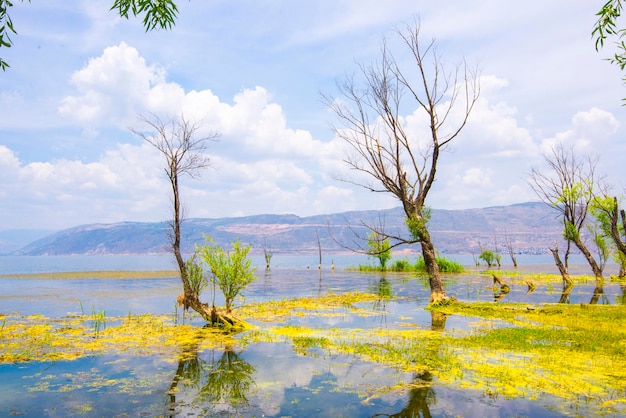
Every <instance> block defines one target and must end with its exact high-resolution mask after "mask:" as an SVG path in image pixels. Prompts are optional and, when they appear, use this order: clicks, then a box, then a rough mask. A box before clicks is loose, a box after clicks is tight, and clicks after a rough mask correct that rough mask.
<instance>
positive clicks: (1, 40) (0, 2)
mask: <svg viewBox="0 0 626 418" xmlns="http://www.w3.org/2000/svg"><path fill="white" fill-rule="evenodd" d="M20 1H23V0H20ZM28 2H29V3H30V0H28ZM9 7H13V3H12V2H11V1H10V0H0V48H11V46H12V45H13V40H12V39H11V35H10V34H11V33H12V34H14V35H17V32H16V31H15V28H14V27H13V21H12V20H11V16H9V12H8V11H9ZM9 67H10V65H9V64H8V63H7V62H6V61H5V60H3V59H2V58H1V57H0V70H2V71H6V69H7V68H9Z"/></svg>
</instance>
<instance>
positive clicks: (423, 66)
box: [324, 22, 480, 303]
mask: <svg viewBox="0 0 626 418" xmlns="http://www.w3.org/2000/svg"><path fill="white" fill-rule="evenodd" d="M396 34H397V35H398V37H399V40H400V41H401V45H402V46H403V47H405V49H404V52H406V55H403V56H402V57H401V59H396V56H395V54H394V53H392V52H391V51H390V49H389V48H388V46H387V43H385V42H383V44H382V51H381V52H382V54H381V57H380V60H379V61H378V62H377V63H374V64H371V65H361V67H360V70H361V71H360V72H361V75H362V78H361V80H363V83H362V84H361V83H357V81H356V79H355V78H354V77H348V78H347V79H346V82H345V83H344V84H342V85H340V87H339V88H340V95H341V98H339V99H336V98H332V97H325V98H324V99H325V102H326V104H327V105H328V107H329V108H330V109H331V110H332V111H333V112H334V113H335V115H336V116H337V118H338V120H339V121H340V124H341V125H342V126H341V127H337V128H335V133H336V134H337V136H338V137H339V138H341V139H342V140H343V141H344V142H345V143H346V145H347V146H348V148H349V150H350V151H349V152H348V153H347V154H346V158H345V159H344V161H345V162H346V164H347V165H348V166H349V167H350V168H351V169H353V170H354V171H355V172H356V173H358V174H362V175H363V176H362V177H357V178H356V179H349V180H347V181H349V182H351V183H353V184H356V185H359V186H361V187H364V188H365V189H367V190H370V191H372V192H382V193H390V194H391V195H393V196H394V197H395V198H397V199H398V200H399V202H400V203H401V205H402V208H403V210H404V214H405V219H406V224H407V227H408V230H409V236H408V237H407V236H391V235H389V234H387V233H385V232H384V231H381V230H377V229H376V228H375V227H368V228H369V229H370V230H372V231H377V232H378V233H380V234H381V235H382V236H383V237H388V238H391V240H392V245H391V247H392V248H393V247H395V246H398V245H404V244H413V243H419V244H420V245H421V248H422V255H423V257H424V260H425V262H426V267H427V269H428V275H429V285H430V301H431V302H433V303H438V302H441V301H444V300H447V299H448V297H447V295H446V291H445V288H444V286H443V281H442V279H441V274H440V271H439V268H438V266H437V261H436V251H435V246H434V244H433V241H432V239H431V236H430V233H429V231H428V228H427V226H426V223H427V219H426V213H425V208H426V198H427V196H428V193H429V192H430V190H431V188H432V186H433V184H434V182H435V176H436V173H437V168H438V163H439V157H440V156H441V153H442V151H443V150H444V149H445V148H446V146H447V145H449V144H450V143H451V142H452V141H454V140H455V139H456V138H457V137H458V136H459V134H460V132H461V131H462V130H463V128H464V127H465V125H466V123H467V121H468V119H469V116H470V113H471V112H472V109H473V108H474V105H475V103H476V101H477V100H478V96H479V94H480V87H479V77H478V74H477V72H476V71H472V70H471V69H470V68H468V66H467V65H466V63H465V62H461V63H460V64H459V65H456V66H453V67H452V69H451V70H450V69H446V68H445V66H444V65H443V62H442V60H441V58H440V56H439V54H438V53H437V48H436V43H435V41H434V40H432V41H430V42H426V43H423V42H422V39H421V35H420V28H419V23H418V22H416V24H415V25H413V26H411V25H406V27H405V29H404V30H397V31H396ZM414 110H415V111H416V112H419V113H420V114H421V115H423V117H424V118H423V119H424V120H425V121H427V122H426V126H424V131H426V132H428V135H427V136H425V137H418V136H417V135H416V134H415V130H414V129H408V126H407V124H406V118H405V115H404V112H406V111H409V112H413V111H414ZM452 115H455V116H454V117H452ZM372 180H373V182H372Z"/></svg>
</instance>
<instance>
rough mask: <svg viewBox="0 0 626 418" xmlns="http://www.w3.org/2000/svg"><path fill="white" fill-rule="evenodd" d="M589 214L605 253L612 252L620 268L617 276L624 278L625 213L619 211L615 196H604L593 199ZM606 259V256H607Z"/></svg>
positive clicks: (625, 255) (625, 262) (625, 256)
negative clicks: (602, 241) (596, 226)
mask: <svg viewBox="0 0 626 418" xmlns="http://www.w3.org/2000/svg"><path fill="white" fill-rule="evenodd" d="M591 214H592V215H593V217H594V218H595V220H596V224H597V225H598V228H599V230H600V233H599V234H597V235H600V239H602V240H604V241H605V247H606V248H605V251H606V252H607V253H608V252H609V251H610V249H612V250H613V254H614V260H615V262H616V263H617V265H618V266H619V267H620V270H619V276H620V277H625V276H626V211H624V209H620V207H619V203H618V199H617V197H616V196H609V195H608V194H606V193H605V194H604V195H601V196H598V197H596V198H595V199H594V202H593V204H592V206H591ZM607 257H608V256H607Z"/></svg>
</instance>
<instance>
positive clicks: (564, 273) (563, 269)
mask: <svg viewBox="0 0 626 418" xmlns="http://www.w3.org/2000/svg"><path fill="white" fill-rule="evenodd" d="M548 249H549V250H550V252H551V253H552V256H553V257H554V263H555V264H556V267H557V268H558V269H559V272H560V273H561V277H562V278H563V281H564V282H565V283H567V284H568V285H570V286H573V285H574V281H573V280H572V278H571V277H570V276H569V273H568V272H567V267H565V265H563V262H562V261H561V257H560V256H559V246H558V245H557V244H556V243H554V248H548Z"/></svg>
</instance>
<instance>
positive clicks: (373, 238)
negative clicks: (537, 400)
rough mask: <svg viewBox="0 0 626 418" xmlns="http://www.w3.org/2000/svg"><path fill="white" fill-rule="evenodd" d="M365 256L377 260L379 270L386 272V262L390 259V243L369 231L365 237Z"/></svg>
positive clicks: (383, 237) (386, 238) (381, 236)
mask: <svg viewBox="0 0 626 418" xmlns="http://www.w3.org/2000/svg"><path fill="white" fill-rule="evenodd" d="M367 248H368V252H367V254H368V255H369V256H370V257H373V258H375V259H377V260H378V262H379V264H380V269H381V270H382V271H385V270H387V262H388V261H389V260H390V259H391V242H390V241H389V237H385V236H383V235H381V234H380V233H378V232H376V231H370V233H369V234H368V235H367Z"/></svg>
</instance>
